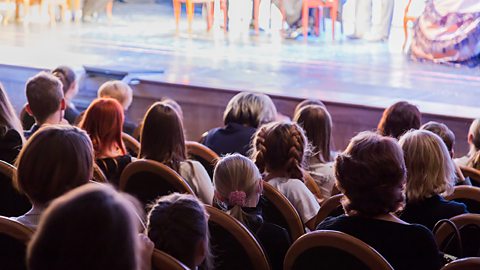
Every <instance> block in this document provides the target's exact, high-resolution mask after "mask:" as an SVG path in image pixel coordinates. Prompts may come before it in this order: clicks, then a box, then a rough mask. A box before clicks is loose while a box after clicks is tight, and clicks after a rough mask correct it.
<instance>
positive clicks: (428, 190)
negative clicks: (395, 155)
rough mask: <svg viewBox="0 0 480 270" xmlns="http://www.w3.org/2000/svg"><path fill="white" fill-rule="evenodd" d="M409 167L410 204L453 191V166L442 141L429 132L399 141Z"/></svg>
mask: <svg viewBox="0 0 480 270" xmlns="http://www.w3.org/2000/svg"><path fill="white" fill-rule="evenodd" d="M399 144H400V146H401V147H402V149H403V152H404V158H405V164H406V166H407V171H408V174H407V186H406V194H407V199H408V200H409V201H412V202H414V201H422V200H424V199H426V198H429V197H431V196H432V195H436V194H440V193H442V192H444V191H450V189H451V188H452V185H453V180H454V173H455V170H454V165H453V161H452V159H451V158H450V155H449V153H448V150H447V147H446V146H445V143H444V142H443V141H442V139H441V138H440V137H439V136H438V135H436V134H434V133H432V132H430V131H427V130H412V131H409V132H407V133H405V135H403V136H402V137H401V138H400V141H399Z"/></svg>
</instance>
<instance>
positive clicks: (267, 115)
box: [223, 92, 277, 128]
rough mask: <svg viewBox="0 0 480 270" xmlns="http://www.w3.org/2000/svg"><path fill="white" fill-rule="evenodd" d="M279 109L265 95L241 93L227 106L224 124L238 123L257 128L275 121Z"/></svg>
mask: <svg viewBox="0 0 480 270" xmlns="http://www.w3.org/2000/svg"><path fill="white" fill-rule="evenodd" d="M276 116H277V108H276V107H275V104H273V101H272V99H270V97H269V96H267V95H265V94H260V93H250V92H241V93H238V94H236V95H235V96H234V97H233V98H232V99H230V101H229V102H228V104H227V107H226V108H225V112H224V113H223V123H224V124H225V125H227V124H229V123H237V124H242V125H248V126H250V127H254V128H257V127H259V126H261V125H263V124H265V123H269V122H271V121H274V120H275V117H276Z"/></svg>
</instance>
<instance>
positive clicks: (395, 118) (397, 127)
mask: <svg viewBox="0 0 480 270" xmlns="http://www.w3.org/2000/svg"><path fill="white" fill-rule="evenodd" d="M421 117H422V115H421V114H420V111H419V110H418V108H417V106H415V105H412V104H410V103H408V102H406V101H400V102H397V103H395V104H393V105H392V106H390V107H388V108H387V109H385V111H384V112H383V115H382V119H380V122H379V123H378V127H377V128H378V132H379V133H380V134H381V135H383V136H390V137H393V138H397V139H399V138H400V136H402V135H403V134H404V133H405V132H407V131H409V130H410V129H418V128H420V122H421Z"/></svg>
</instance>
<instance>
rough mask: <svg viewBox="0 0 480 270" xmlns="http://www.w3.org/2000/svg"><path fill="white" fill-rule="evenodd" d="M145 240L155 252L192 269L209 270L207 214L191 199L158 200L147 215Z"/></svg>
mask: <svg viewBox="0 0 480 270" xmlns="http://www.w3.org/2000/svg"><path fill="white" fill-rule="evenodd" d="M147 230H148V237H150V240H152V241H153V243H154V244H155V248H156V249H159V250H161V251H163V252H166V253H168V254H169V255H171V256H173V257H174V258H176V259H177V260H179V261H181V262H182V263H183V264H185V265H186V266H188V267H190V268H191V269H195V267H197V266H198V265H200V264H201V263H202V262H203V261H204V260H205V263H204V265H205V266H206V268H209V267H210V259H211V258H210V248H209V234H208V214H207V213H206V211H205V208H204V206H203V204H202V203H201V202H200V201H199V200H198V199H197V198H195V197H194V196H192V195H187V194H179V193H173V194H170V195H168V196H164V197H160V198H158V199H157V200H156V201H155V203H154V204H153V205H152V208H151V210H150V212H149V213H148V224H147Z"/></svg>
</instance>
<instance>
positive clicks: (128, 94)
mask: <svg viewBox="0 0 480 270" xmlns="http://www.w3.org/2000/svg"><path fill="white" fill-rule="evenodd" d="M97 95H98V97H99V98H107V97H109V98H113V99H116V100H117V101H118V102H120V104H122V106H123V109H124V110H128V107H130V105H131V104H132V100H133V91H132V88H131V87H130V86H129V85H128V84H126V83H124V82H122V81H108V82H105V83H104V84H102V85H101V86H100V88H99V89H98V93H97Z"/></svg>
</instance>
